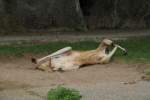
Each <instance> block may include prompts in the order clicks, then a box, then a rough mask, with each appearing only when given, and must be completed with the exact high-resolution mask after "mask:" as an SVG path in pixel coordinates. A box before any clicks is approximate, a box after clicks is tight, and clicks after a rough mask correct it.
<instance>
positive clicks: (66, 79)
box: [0, 57, 143, 91]
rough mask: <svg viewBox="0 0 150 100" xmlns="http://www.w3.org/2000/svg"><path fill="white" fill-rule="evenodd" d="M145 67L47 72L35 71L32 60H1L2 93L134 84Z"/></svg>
mask: <svg viewBox="0 0 150 100" xmlns="http://www.w3.org/2000/svg"><path fill="white" fill-rule="evenodd" d="M140 66H143V65H141V64H123V63H118V62H111V63H110V64H105V65H92V66H87V67H84V68H80V69H78V70H74V71H67V72H63V73H60V72H43V71H39V70H35V69H34V68H35V65H34V64H32V63H31V62H30V59H29V58H26V57H24V58H8V59H4V58H3V59H2V58H1V60H0V71H1V72H0V91H2V90H6V89H20V88H32V87H43V86H55V85H59V84H64V85H70V84H75V85H93V84H97V83H101V82H134V81H138V80H140V78H141V75H142V73H141V72H140V71H139V68H140Z"/></svg>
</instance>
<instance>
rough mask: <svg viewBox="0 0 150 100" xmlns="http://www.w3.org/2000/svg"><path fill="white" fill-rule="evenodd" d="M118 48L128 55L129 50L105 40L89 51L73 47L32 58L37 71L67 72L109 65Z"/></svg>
mask: <svg viewBox="0 0 150 100" xmlns="http://www.w3.org/2000/svg"><path fill="white" fill-rule="evenodd" d="M110 46H113V49H112V51H110V52H107V49H108V47H110ZM117 48H120V49H121V50H123V52H124V53H125V54H127V50H126V49H125V48H123V47H121V46H119V45H118V44H114V42H113V41H112V40H109V39H103V40H102V42H101V43H100V45H99V46H98V47H97V48H96V49H94V50H89V51H75V50H72V48H71V47H65V48H63V49H60V50H58V51H56V52H54V53H52V54H50V55H48V56H45V57H43V58H40V59H35V58H32V62H33V63H35V64H37V67H36V68H37V69H41V70H43V71H57V70H59V71H60V70H61V71H67V70H74V69H79V68H80V67H81V66H83V65H91V64H105V63H109V62H110V60H111V58H112V56H113V55H114V54H115V52H116V50H117Z"/></svg>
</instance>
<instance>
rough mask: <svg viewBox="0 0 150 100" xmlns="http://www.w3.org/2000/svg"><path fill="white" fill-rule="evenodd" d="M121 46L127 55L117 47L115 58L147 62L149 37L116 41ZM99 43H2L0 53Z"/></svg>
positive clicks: (87, 46) (37, 51)
mask: <svg viewBox="0 0 150 100" xmlns="http://www.w3.org/2000/svg"><path fill="white" fill-rule="evenodd" d="M116 42H117V43H118V44H120V45H121V46H123V47H125V48H127V49H128V55H127V56H123V55H122V52H121V50H119V49H118V51H117V53H116V54H115V58H116V59H121V60H122V61H125V62H149V61H150V51H149V50H150V44H149V43H150V39H149V37H143V38H132V39H128V40H122V41H116ZM98 45H99V43H98V42H95V41H79V42H74V43H69V42H50V43H46V44H32V43H31V44H29V43H26V44H24V45H22V44H21V45H17V44H12V45H4V46H0V55H5V56H6V55H8V56H11V55H12V56H22V55H24V54H26V53H33V54H40V53H42V54H43V53H44V54H49V53H52V52H54V51H56V50H58V49H61V48H63V47H66V46H71V47H72V48H73V49H74V50H91V49H95V48H96V47H97V46H98Z"/></svg>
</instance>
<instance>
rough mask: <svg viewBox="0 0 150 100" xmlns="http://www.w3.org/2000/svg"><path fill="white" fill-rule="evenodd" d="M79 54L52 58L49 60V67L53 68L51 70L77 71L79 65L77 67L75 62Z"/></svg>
mask: <svg viewBox="0 0 150 100" xmlns="http://www.w3.org/2000/svg"><path fill="white" fill-rule="evenodd" d="M78 56H79V54H77V53H74V54H72V55H62V56H61V55H60V56H58V57H54V58H52V59H51V66H52V67H53V68H54V69H53V70H58V69H60V68H61V69H62V70H71V69H77V68H79V66H80V65H78V64H77V63H76V61H75V59H76V57H78Z"/></svg>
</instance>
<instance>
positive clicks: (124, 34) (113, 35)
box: [0, 30, 150, 44]
mask: <svg viewBox="0 0 150 100" xmlns="http://www.w3.org/2000/svg"><path fill="white" fill-rule="evenodd" d="M141 36H150V30H142V31H111V30H110V31H100V32H85V33H82V32H80V33H79V32H78V33H75V32H61V33H60V32H50V33H43V34H42V33H41V34H39V33H37V34H36V33H34V34H33V35H20V36H17V35H13V36H0V44H9V43H13V42H17V43H21V42H49V41H71V42H73V41H81V40H91V39H92V40H96V41H99V40H100V39H101V38H110V39H126V38H129V37H141Z"/></svg>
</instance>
